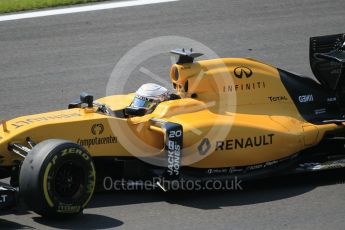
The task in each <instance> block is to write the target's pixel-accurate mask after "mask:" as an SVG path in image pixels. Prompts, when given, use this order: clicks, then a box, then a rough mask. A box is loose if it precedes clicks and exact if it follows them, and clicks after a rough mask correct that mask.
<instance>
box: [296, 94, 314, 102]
mask: <svg viewBox="0 0 345 230" xmlns="http://www.w3.org/2000/svg"><path fill="white" fill-rule="evenodd" d="M298 101H299V102H301V103H308V102H312V101H314V97H313V95H312V94H308V95H302V96H299V97H298Z"/></svg>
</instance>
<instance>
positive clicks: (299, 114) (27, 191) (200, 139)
mask: <svg viewBox="0 0 345 230" xmlns="http://www.w3.org/2000/svg"><path fill="white" fill-rule="evenodd" d="M172 53H174V54H177V55H179V58H178V61H177V63H176V64H174V65H172V67H171V72H170V79H171V82H172V85H173V88H174V89H175V90H176V94H171V95H170V100H166V101H164V102H161V103H160V104H159V105H157V106H156V107H155V108H154V110H153V111H152V112H150V113H148V112H147V110H146V108H145V107H133V106H132V107H131V106H129V105H130V104H131V102H132V101H133V99H134V97H135V94H134V93H130V94H126V95H112V96H108V97H105V98H101V99H98V100H97V101H94V99H93V96H91V95H89V94H87V93H82V94H81V96H80V100H77V101H75V102H73V103H71V104H69V107H68V109H66V110H61V111H56V112H49V113H44V114H37V115H30V116H24V117H19V118H15V119H13V120H9V121H2V124H1V126H0V176H1V178H8V177H10V178H11V180H10V181H11V186H1V187H0V197H1V200H0V206H1V207H2V208H6V207H7V208H8V207H9V206H10V205H11V204H13V202H14V201H15V199H16V194H17V193H18V194H19V197H20V198H21V199H23V201H24V202H25V203H26V204H27V205H28V206H29V207H30V208H31V209H32V210H33V211H35V212H36V213H38V214H40V215H43V216H72V215H76V214H78V213H80V212H81V211H82V210H83V209H84V208H85V207H86V206H87V204H88V202H89V201H90V199H91V197H92V195H93V193H94V191H95V188H97V187H98V186H101V185H102V183H103V182H102V181H103V179H104V178H106V177H110V178H121V179H125V180H133V179H134V180H144V179H147V178H161V179H164V180H165V181H168V182H169V181H179V180H182V179H188V180H208V179H217V180H228V179H231V178H234V177H239V178H243V179H246V178H248V179H252V178H257V177H265V176H270V175H273V174H274V175H279V174H288V173H300V172H310V171H317V170H326V169H334V168H342V167H345V149H344V145H345V126H344V125H345V118H344V114H345V83H344V81H345V64H344V63H345V34H338V35H328V36H321V37H313V38H311V39H310V63H311V68H312V71H313V73H314V75H315V77H316V78H317V80H318V81H316V80H313V79H311V78H307V77H303V76H299V75H297V74H294V73H290V72H287V71H285V70H282V69H279V68H276V67H273V66H271V65H268V64H265V63H263V62H260V61H257V60H254V59H251V58H220V59H212V60H202V61H195V62H194V59H195V58H196V57H199V56H201V55H202V54H200V53H195V52H193V51H192V50H185V49H177V50H173V51H172ZM157 186H158V187H160V188H162V189H163V190H165V189H166V186H165V184H164V183H160V182H157Z"/></svg>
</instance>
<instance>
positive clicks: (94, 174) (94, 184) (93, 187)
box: [82, 162, 96, 208]
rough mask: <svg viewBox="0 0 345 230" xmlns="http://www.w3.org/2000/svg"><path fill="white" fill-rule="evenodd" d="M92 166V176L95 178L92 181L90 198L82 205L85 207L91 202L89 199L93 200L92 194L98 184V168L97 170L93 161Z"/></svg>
mask: <svg viewBox="0 0 345 230" xmlns="http://www.w3.org/2000/svg"><path fill="white" fill-rule="evenodd" d="M91 167H92V172H91V173H92V178H93V182H92V191H91V192H90V195H89V198H88V199H87V200H86V201H85V203H84V204H83V205H82V208H85V207H86V205H87V204H88V203H89V201H90V200H91V197H92V194H93V190H94V189H95V186H96V170H95V166H94V165H93V163H92V162H91Z"/></svg>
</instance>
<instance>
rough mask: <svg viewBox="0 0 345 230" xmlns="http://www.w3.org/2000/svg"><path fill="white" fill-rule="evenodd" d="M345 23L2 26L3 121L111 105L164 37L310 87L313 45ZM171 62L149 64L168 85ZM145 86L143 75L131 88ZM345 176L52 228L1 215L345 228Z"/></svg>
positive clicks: (213, 19) (152, 224)
mask: <svg viewBox="0 0 345 230" xmlns="http://www.w3.org/2000/svg"><path fill="white" fill-rule="evenodd" d="M344 19H345V1H343V0H335V1H327V0H299V1H295V0H287V1H276V0H260V1H249V0H236V1H235V0H215V1H209V0H181V1H179V2H172V3H163V4H156V5H147V6H135V7H128V8H121V9H112V10H103V11H95V12H88V13H78V14H71V15H63V16H51V17H44V18H35V19H28V20H18V21H8V22H0V85H1V88H0V118H2V119H4V118H5V119H9V118H12V117H16V116H21V115H26V114H32V113H39V112H45V111H51V110H56V109H61V108H66V105H67V104H68V103H69V102H70V101H72V100H73V99H75V98H77V97H78V95H79V92H81V91H87V92H90V93H92V94H94V95H95V97H96V98H97V97H102V96H105V94H106V85H107V82H108V79H109V76H110V74H111V72H112V70H113V68H114V66H115V64H116V63H117V62H118V61H119V60H120V59H121V57H122V56H123V55H124V54H125V53H126V52H127V51H128V50H130V49H131V48H132V47H134V46H135V45H137V44H138V43H140V42H142V41H144V40H147V39H150V38H154V37H158V36H167V35H178V36H185V37H188V38H191V39H194V40H197V41H199V42H202V43H203V44H205V45H207V46H208V47H209V48H211V49H212V50H214V51H215V52H216V53H217V54H218V55H219V56H245V57H247V56H250V57H254V58H256V59H260V60H262V61H264V62H267V63H270V64H272V65H275V66H278V67H280V68H282V69H287V70H290V71H293V72H297V73H301V74H304V75H309V76H311V70H310V68H309V58H308V49H309V47H308V45H309V37H311V36H315V35H326V34H336V33H342V32H345V24H344ZM183 45H184V44H181V47H182V46H183ZM163 57H164V58H160V57H158V58H157V57H155V58H153V59H152V60H151V61H147V62H146V63H144V64H145V68H147V69H149V70H150V71H151V72H153V73H155V74H158V75H159V76H162V77H165V78H166V79H168V72H169V65H170V56H169V55H166V56H164V55H163ZM147 80H149V79H148V78H147V77H140V76H139V75H138V76H137V77H135V78H133V80H132V81H130V82H129V83H128V84H127V86H126V89H128V90H134V89H136V88H137V87H138V86H140V84H141V83H143V82H146V81H147ZM151 81H152V79H151ZM344 173H345V172H344V171H337V172H334V173H331V174H328V173H327V174H322V175H316V176H306V177H302V178H296V177H291V178H284V179H282V180H270V181H265V182H262V183H256V184H254V185H248V187H247V188H246V187H244V191H221V192H215V191H214V192H205V191H203V192H176V193H169V194H163V193H161V192H159V191H156V192H125V191H119V192H115V193H113V194H98V195H96V196H95V198H94V199H93V200H92V202H91V204H90V207H89V208H88V209H86V210H85V212H84V213H85V215H83V216H80V217H78V218H77V219H73V220H66V221H47V220H44V219H42V218H40V217H39V216H37V215H36V214H34V213H32V212H30V211H27V210H26V209H25V207H19V208H18V209H17V210H15V211H14V212H12V213H5V214H3V215H2V216H0V228H1V229H12V228H17V229H31V228H37V229H48V228H62V229H78V228H80V229H96V228H97V229H111V228H113V229H131V230H135V229H152V230H154V229H344V226H345V174H344Z"/></svg>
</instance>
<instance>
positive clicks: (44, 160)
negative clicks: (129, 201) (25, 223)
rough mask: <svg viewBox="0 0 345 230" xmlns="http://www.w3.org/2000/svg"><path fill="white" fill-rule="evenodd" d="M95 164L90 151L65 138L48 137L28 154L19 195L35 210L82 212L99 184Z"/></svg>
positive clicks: (47, 213)
mask: <svg viewBox="0 0 345 230" xmlns="http://www.w3.org/2000/svg"><path fill="white" fill-rule="evenodd" d="M95 181H96V173H95V167H94V164H93V161H92V158H91V156H90V155H89V153H88V152H87V151H86V150H85V149H84V148H83V147H81V146H79V145H77V144H75V143H72V142H69V141H65V140H55V139H54V140H46V141H43V142H41V143H39V144H38V145H36V146H35V147H34V148H33V149H32V151H30V153H29V154H28V156H27V157H26V158H25V160H24V162H23V164H22V167H21V169H20V175H19V195H20V197H21V198H23V200H24V202H25V203H26V204H27V205H28V206H29V208H31V209H32V210H33V211H34V212H36V213H38V214H40V215H42V216H47V217H68V216H74V215H77V214H79V213H80V212H82V210H83V209H84V208H85V207H86V206H87V204H88V203H89V201H90V199H91V197H92V194H93V192H94V188H95Z"/></svg>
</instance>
